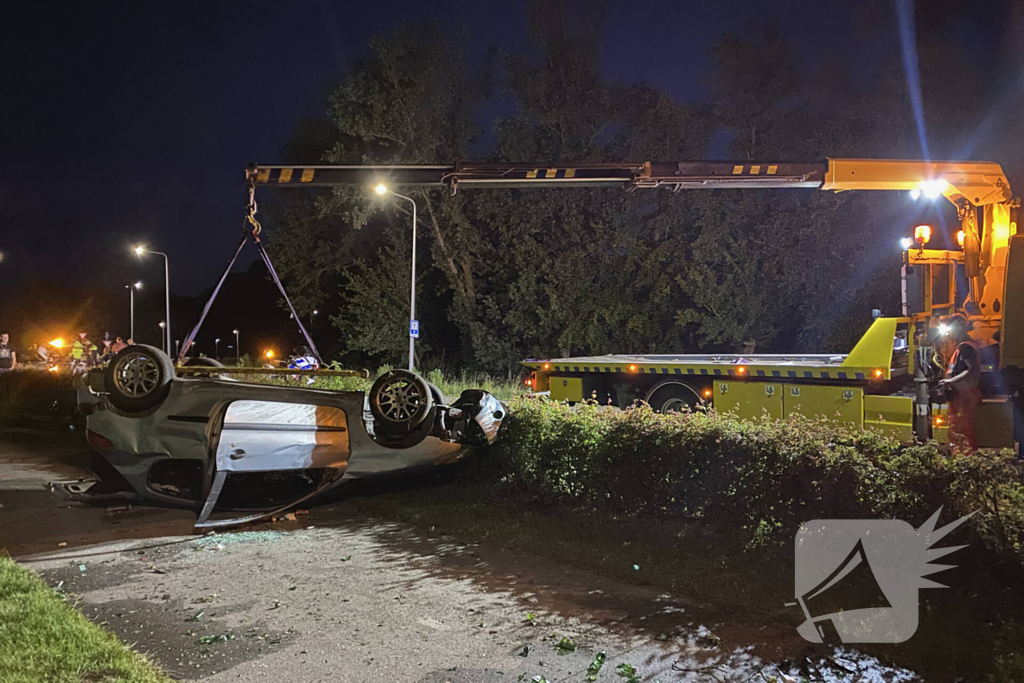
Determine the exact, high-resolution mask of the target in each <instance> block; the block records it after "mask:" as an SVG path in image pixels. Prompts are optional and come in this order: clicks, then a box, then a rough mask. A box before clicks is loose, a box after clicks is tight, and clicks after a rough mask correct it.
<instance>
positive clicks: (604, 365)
mask: <svg viewBox="0 0 1024 683" xmlns="http://www.w3.org/2000/svg"><path fill="white" fill-rule="evenodd" d="M246 179H247V182H248V185H249V189H250V198H251V197H252V193H253V192H254V190H255V188H256V187H257V186H262V185H269V186H274V187H279V188H290V187H330V186H336V185H364V186H367V187H370V186H373V185H376V184H377V183H380V182H385V183H387V184H390V185H411V186H421V187H447V188H449V189H450V190H451V192H453V193H454V192H457V191H458V190H462V189H474V188H531V187H561V188H566V187H570V188H571V187H619V188H637V189H644V188H666V189H671V190H675V191H678V190H688V189H737V188H759V189H763V188H776V189H785V188H804V189H817V190H823V191H832V192H843V191H852V190H873V191H878V190H888V191H894V190H895V191H906V192H910V193H917V194H924V195H927V196H928V197H931V198H935V199H938V198H939V197H940V196H941V197H944V198H945V199H946V200H948V201H949V202H951V203H952V204H953V206H955V207H956V210H957V216H958V218H959V231H958V232H957V234H956V236H955V242H956V243H957V244H958V245H959V249H929V248H927V244H928V243H929V242H930V241H931V238H932V228H931V227H930V226H918V227H917V228H915V233H914V237H913V238H908V239H906V240H904V244H903V245H902V247H903V252H904V255H903V266H902V290H903V291H902V305H903V310H902V311H901V315H900V316H897V317H877V318H876V319H875V320H874V322H873V324H872V325H871V326H870V328H869V329H868V330H867V331H866V332H865V334H864V336H863V337H862V338H861V339H860V341H859V342H858V343H857V344H856V345H855V346H854V348H853V349H852V350H851V351H850V353H848V354H835V355H804V354H783V355H765V354H757V355H755V354H751V355H739V354H716V355H694V354H658V355H623V354H611V355H602V356H585V357H574V358H548V359H531V360H527V361H524V362H523V365H524V366H525V367H526V368H527V369H528V370H529V372H530V373H531V376H530V378H529V380H528V382H529V383H530V385H531V386H532V388H533V390H534V391H536V392H549V393H550V397H551V398H552V399H555V400H560V401H568V402H570V403H573V402H581V401H585V400H596V401H598V402H600V403H612V404H616V405H619V406H621V407H625V406H627V405H630V404H631V403H633V402H634V401H635V400H637V399H641V400H643V401H646V402H647V403H648V404H650V405H651V406H652V407H653V408H654V409H655V410H659V411H668V410H678V409H683V408H685V407H694V406H697V405H698V404H701V403H703V404H706V405H711V406H714V407H715V408H716V409H718V410H722V411H728V412H734V413H735V414H737V415H738V416H739V417H741V418H752V417H758V416H762V415H767V416H769V417H774V418H784V417H787V416H789V415H794V414H800V415H806V416H825V417H827V418H830V419H837V420H839V421H841V422H844V423H852V424H853V425H855V426H857V427H860V428H871V429H879V430H882V431H884V432H887V433H891V434H894V435H896V436H897V437H899V438H900V439H901V440H907V441H910V440H913V439H915V438H916V439H918V440H927V439H935V440H937V441H939V442H948V440H949V435H948V426H947V424H946V417H945V416H946V411H947V406H946V404H945V403H944V399H943V398H942V393H941V391H939V389H938V380H939V379H941V378H942V376H943V367H942V365H943V360H944V359H943V350H945V351H947V352H948V351H949V349H948V348H946V349H944V348H943V347H944V346H947V347H948V344H944V340H943V329H942V320H943V319H944V318H945V317H946V316H948V315H950V314H953V313H962V314H963V315H964V316H966V317H967V319H968V321H969V323H970V327H971V331H970V335H971V337H972V339H973V340H974V341H975V342H976V343H977V345H978V346H979V347H980V349H981V354H982V364H983V375H982V384H981V387H982V394H983V402H982V405H981V407H980V408H979V412H978V415H977V422H976V425H977V440H978V446H979V447H999V448H1001V447H1005V448H1014V447H1015V442H1019V441H1020V440H1021V438H1022V437H1021V432H1022V427H1021V413H1020V405H1019V403H1018V402H1019V400H1020V393H1021V388H1022V387H1024V234H1018V222H1017V214H1018V209H1019V207H1020V199H1019V198H1015V197H1014V196H1013V193H1012V191H1011V188H1010V184H1009V182H1008V180H1007V178H1006V175H1005V174H1004V173H1003V170H1002V168H1001V167H1000V166H999V164H996V163H990V162H965V161H919V160H882V159H833V158H829V159H826V160H824V161H820V162H811V163H785V162H749V161H748V162H732V161H671V162H651V161H645V162H614V163H575V164H572V163H570V164H562V165H555V166H552V165H550V164H541V163H536V164H533V163H527V164H519V163H460V164H454V165H447V166H445V165H433V166H430V165H411V166H368V165H361V166H258V165H255V164H250V165H249V166H248V167H247V168H246ZM250 210H255V203H254V201H253V200H252V199H250ZM950 237H951V238H952V237H953V236H950ZM953 241H954V240H952V239H951V240H950V241H949V243H950V244H952V243H953ZM1015 425H1016V431H1017V434H1016V436H1015V434H1014V432H1015Z"/></svg>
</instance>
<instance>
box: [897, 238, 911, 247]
mask: <svg viewBox="0 0 1024 683" xmlns="http://www.w3.org/2000/svg"><path fill="white" fill-rule="evenodd" d="M900 246H901V247H903V248H904V249H910V247H912V246H914V240H912V239H910V238H909V237H904V238H903V239H901V240H900Z"/></svg>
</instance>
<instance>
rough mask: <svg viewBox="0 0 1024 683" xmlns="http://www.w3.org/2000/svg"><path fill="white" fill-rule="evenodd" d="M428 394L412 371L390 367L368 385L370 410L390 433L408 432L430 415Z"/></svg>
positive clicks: (419, 378) (425, 387)
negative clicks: (389, 369) (390, 368)
mask: <svg viewBox="0 0 1024 683" xmlns="http://www.w3.org/2000/svg"><path fill="white" fill-rule="evenodd" d="M432 393H433V392H431V390H430V385H429V384H428V383H427V381H426V380H425V379H423V378H422V377H420V376H419V375H417V374H416V373H415V372H409V371H408V370H392V371H391V372H388V373H385V374H383V375H381V376H380V377H379V378H378V379H377V381H376V382H374V383H373V386H372V387H371V388H370V397H369V398H370V412H371V413H373V417H374V419H375V420H377V422H378V423H379V424H380V425H381V426H383V427H385V429H386V431H387V432H389V433H390V434H397V433H400V432H409V431H412V430H413V429H415V428H416V427H419V426H420V425H421V424H423V423H424V422H425V421H426V420H427V418H428V417H430V416H431V415H433V414H434V397H433V395H432Z"/></svg>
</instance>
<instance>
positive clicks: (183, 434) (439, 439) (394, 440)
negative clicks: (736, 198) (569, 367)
mask: <svg viewBox="0 0 1024 683" xmlns="http://www.w3.org/2000/svg"><path fill="white" fill-rule="evenodd" d="M203 360H206V359H203ZM208 364H209V365H219V364H216V363H215V362H214V361H208ZM220 367H223V366H220ZM211 371H212V372H215V373H216V372H217V368H216V367H214V368H211ZM180 374H181V373H179V375H180ZM77 392H78V403H79V407H80V409H81V410H82V412H83V413H84V414H85V415H86V428H87V432H86V434H87V438H88V441H89V443H90V445H92V447H93V448H94V449H96V451H97V452H98V453H99V454H100V455H101V456H102V457H103V459H104V461H105V463H106V464H108V465H109V466H110V468H112V469H113V470H114V471H116V473H117V476H119V477H120V478H123V480H124V482H125V483H126V484H127V488H129V489H130V491H131V494H130V495H132V496H135V497H137V498H141V499H145V500H148V501H152V502H155V503H160V504H165V505H172V506H179V507H190V508H195V509H196V510H197V511H199V518H198V520H197V522H196V528H197V529H204V528H211V527H218V526H229V525H236V524H240V523H243V522H247V521H254V520H257V519H260V518H263V517H267V516H269V515H272V514H275V513H277V512H281V511H283V510H286V509H288V508H290V507H292V506H294V505H296V504H298V503H301V502H303V501H305V500H308V499H310V498H313V497H315V496H318V495H321V494H323V493H325V492H326V491H328V490H330V489H333V488H335V487H337V486H338V485H340V484H342V483H343V482H345V481H348V480H352V479H359V478H366V477H373V476H380V475H385V474H394V473H401V472H410V471H415V470H418V469H426V468H431V467H434V466H436V465H441V464H446V463H453V462H456V461H458V460H460V459H461V458H462V457H464V456H465V455H466V454H467V453H468V452H469V451H470V450H471V449H472V448H473V447H474V446H481V445H486V444H489V443H492V442H493V441H494V440H495V438H496V437H497V436H498V432H499V430H500V428H501V426H502V423H503V421H504V420H505V419H506V417H507V410H506V408H505V407H504V406H503V405H502V404H501V403H500V402H499V401H498V400H497V399H496V398H495V397H493V396H492V395H490V394H488V393H486V392H484V391H479V390H469V391H465V392H463V394H462V396H460V397H459V399H458V400H456V401H454V402H453V403H451V404H450V405H449V404H447V403H446V400H445V397H444V396H443V395H442V394H441V392H440V390H438V388H437V387H435V386H434V385H432V384H430V383H428V382H427V381H426V380H425V379H424V378H423V377H421V376H419V375H417V374H416V373H413V372H409V371H405V370H393V371H391V372H388V373H386V374H385V375H383V376H381V377H380V378H378V379H377V381H376V382H374V384H373V386H372V388H371V389H370V391H369V392H368V393H367V392H362V391H330V390H321V389H314V388H299V387H291V386H275V385H268V384H251V383H245V382H240V381H237V380H234V379H231V378H230V377H228V376H227V375H226V374H214V376H213V377H191V376H178V375H176V373H175V367H174V364H173V363H172V362H171V359H170V358H169V357H168V356H167V355H166V354H164V353H163V352H162V351H160V350H159V349H156V348H153V347H151V346H145V345H136V346H131V347H128V348H127V349H124V350H122V351H121V352H120V353H118V354H117V355H116V356H115V357H114V358H113V359H112V360H111V361H110V363H109V364H108V365H107V366H106V367H105V368H102V369H95V370H92V371H90V372H89V373H87V374H86V375H85V376H84V377H83V378H82V381H81V382H80V383H79V385H78V387H77ZM292 475H294V476H292ZM256 480H259V482H260V483H259V484H254V483H253V482H255V481H256ZM296 480H298V481H299V482H300V483H299V484H298V485H296V484H295V481H296ZM268 482H269V483H268ZM241 488H245V489H246V491H247V492H248V493H247V495H239V494H238V492H239V490H240V489H241ZM254 491H255V492H256V493H254ZM227 509H231V510H247V511H248V512H249V514H247V515H245V516H242V517H237V516H236V517H232V518H230V519H212V515H213V514H214V512H215V511H218V510H227Z"/></svg>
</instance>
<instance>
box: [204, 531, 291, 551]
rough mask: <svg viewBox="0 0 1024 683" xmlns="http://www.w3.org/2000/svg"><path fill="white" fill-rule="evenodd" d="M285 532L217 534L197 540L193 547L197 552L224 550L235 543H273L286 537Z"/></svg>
mask: <svg viewBox="0 0 1024 683" xmlns="http://www.w3.org/2000/svg"><path fill="white" fill-rule="evenodd" d="M286 535H287V534H285V533H284V532H283V531H271V530H267V531H237V532H234V533H228V534H216V535H212V534H211V535H209V536H203V537H201V538H197V539H195V541H194V542H193V544H192V547H193V548H194V549H196V550H206V549H211V550H223V549H224V548H225V547H226V546H229V545H232V544H234V543H271V542H273V541H277V540H279V539H281V538H283V537H284V536H286Z"/></svg>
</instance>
